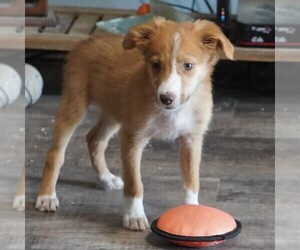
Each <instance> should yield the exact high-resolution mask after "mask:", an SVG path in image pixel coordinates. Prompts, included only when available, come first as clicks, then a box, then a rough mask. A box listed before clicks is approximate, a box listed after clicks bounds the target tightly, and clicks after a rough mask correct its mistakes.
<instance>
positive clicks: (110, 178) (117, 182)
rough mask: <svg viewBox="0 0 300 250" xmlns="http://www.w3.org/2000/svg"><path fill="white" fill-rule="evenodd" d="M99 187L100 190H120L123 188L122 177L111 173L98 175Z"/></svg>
mask: <svg viewBox="0 0 300 250" xmlns="http://www.w3.org/2000/svg"><path fill="white" fill-rule="evenodd" d="M98 186H99V188H100V189H102V190H106V191H108V190H120V189H123V187H124V183H123V181H122V179H121V178H120V177H118V176H115V175H113V174H111V173H109V174H107V175H103V176H101V177H99V185H98Z"/></svg>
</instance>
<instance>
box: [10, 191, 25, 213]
mask: <svg viewBox="0 0 300 250" xmlns="http://www.w3.org/2000/svg"><path fill="white" fill-rule="evenodd" d="M12 207H13V209H16V210H18V211H24V210H25V195H18V196H15V198H14V202H13V205H12Z"/></svg>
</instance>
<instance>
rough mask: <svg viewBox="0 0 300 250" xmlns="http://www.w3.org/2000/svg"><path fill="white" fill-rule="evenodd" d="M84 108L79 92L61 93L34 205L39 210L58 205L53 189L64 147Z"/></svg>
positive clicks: (52, 208) (62, 161) (53, 209)
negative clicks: (73, 93)
mask: <svg viewBox="0 0 300 250" xmlns="http://www.w3.org/2000/svg"><path fill="white" fill-rule="evenodd" d="M86 108H87V105H86V102H85V100H84V98H83V97H82V96H80V93H79V94H77V95H70V93H69V92H66V93H65V95H63V97H62V102H61V105H60V109H59V111H58V113H57V115H56V120H55V128H54V141H53V144H52V147H51V148H50V150H49V151H48V155H47V159H46V163H45V166H44V171H43V176H42V182H41V185H40V190H39V193H38V198H37V201H36V205H35V207H36V209H38V210H40V211H56V210H57V208H58V206H59V201H58V199H57V196H56V191H55V188H56V182H57V179H58V175H59V171H60V168H61V166H62V165H63V163H64V158H65V150H66V147H67V145H68V143H69V141H70V139H71V136H72V134H73V133H74V131H75V129H76V127H77V125H78V124H79V122H80V121H81V119H82V117H83V115H84V113H85V110H86Z"/></svg>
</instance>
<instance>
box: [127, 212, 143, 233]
mask: <svg viewBox="0 0 300 250" xmlns="http://www.w3.org/2000/svg"><path fill="white" fill-rule="evenodd" d="M123 227H125V228H128V229H130V230H133V231H145V230H146V229H148V228H149V222H148V219H147V217H146V216H145V215H144V216H143V217H132V216H130V215H128V214H127V215H124V218H123Z"/></svg>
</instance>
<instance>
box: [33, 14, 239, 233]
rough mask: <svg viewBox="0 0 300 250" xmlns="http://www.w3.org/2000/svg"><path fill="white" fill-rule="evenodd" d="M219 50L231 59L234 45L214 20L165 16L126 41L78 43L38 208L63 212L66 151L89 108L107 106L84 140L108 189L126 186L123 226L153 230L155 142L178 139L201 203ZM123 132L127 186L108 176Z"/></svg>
mask: <svg viewBox="0 0 300 250" xmlns="http://www.w3.org/2000/svg"><path fill="white" fill-rule="evenodd" d="M218 49H220V50H222V51H223V52H224V53H225V55H226V56H227V57H228V58H229V59H233V53H234V48H233V46H232V44H231V43H230V41H229V40H228V39H227V38H226V37H225V36H224V34H223V33H222V32H221V30H220V29H219V28H218V27H217V26H216V25H215V24H214V23H212V22H209V21H205V20H202V21H200V20H198V21H196V22H195V23H190V22H189V23H175V22H171V21H166V20H165V19H163V18H160V17H157V18H155V19H153V20H152V21H151V22H149V23H145V24H141V25H138V26H136V27H134V28H132V29H131V30H129V31H128V33H127V34H126V35H125V37H122V36H119V35H113V34H104V35H100V36H98V37H91V38H90V39H88V40H86V41H83V42H82V43H80V44H79V45H78V46H77V47H76V48H75V49H74V50H73V51H72V52H71V53H70V54H69V56H68V59H67V64H66V67H65V75H64V89H63V95H62V99H61V104H60V108H59V111H58V113H57V116H56V122H55V133H54V142H53V145H52V147H51V149H50V150H49V152H48V156H47V160H46V163H45V167H44V171H43V177H42V182H41V186H40V190H39V194H38V198H37V201H36V208H37V209H38V210H40V211H56V209H57V208H58V206H59V201H58V199H57V196H56V192H55V186H56V182H57V178H58V175H59V171H60V168H61V166H62V165H63V163H64V155H65V150H66V147H67V144H68V142H69V140H70V138H71V136H72V134H73V133H74V131H75V129H76V126H77V125H78V124H79V122H80V121H81V119H82V117H83V115H84V113H85V111H86V109H87V107H88V106H89V105H90V104H96V105H98V106H99V107H100V109H101V117H100V118H99V121H98V122H97V124H96V125H95V127H94V128H93V129H92V130H91V131H90V132H89V133H88V134H87V137H86V138H87V144H88V148H89V152H90V157H91V162H92V165H93V167H94V168H95V169H96V170H97V172H98V174H99V180H100V183H101V185H102V187H103V189H106V190H113V189H122V188H123V185H124V197H125V212H124V217H123V225H124V227H125V228H129V229H131V230H145V229H147V228H148V227H149V223H148V220H147V217H146V215H145V212H144V207H143V184H142V181H141V173H140V168H141V166H140V164H141V157H142V151H143V148H144V147H145V145H146V144H147V142H148V141H149V140H150V139H151V138H153V137H158V138H162V139H168V140H170V139H171V140H173V139H176V138H179V141H180V145H181V149H180V156H181V160H180V163H181V168H182V173H183V180H184V187H185V190H186V198H185V202H186V203H188V204H198V190H199V165H200V160H201V148H202V140H203V135H204V133H205V131H206V130H207V127H208V124H209V121H210V119H211V114H212V107H213V103H212V93H211V88H212V87H211V74H212V71H213V68H214V65H215V64H216V62H217V60H218V53H217V50H218ZM117 131H120V141H121V142H120V143H121V158H122V165H123V178H124V184H123V181H122V179H121V178H120V177H118V176H115V175H113V174H112V173H111V172H110V171H109V169H108V167H107V165H106V161H105V157H104V153H105V150H106V147H107V144H108V142H109V140H110V138H111V137H112V135H113V134H115V133H116V132H117Z"/></svg>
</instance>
